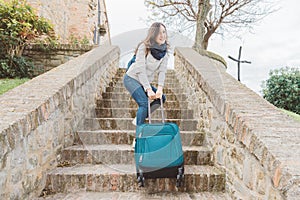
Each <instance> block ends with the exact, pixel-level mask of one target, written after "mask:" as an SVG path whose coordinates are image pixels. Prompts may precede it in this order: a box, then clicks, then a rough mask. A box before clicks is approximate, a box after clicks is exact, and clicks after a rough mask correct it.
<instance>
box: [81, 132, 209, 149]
mask: <svg viewBox="0 0 300 200" xmlns="http://www.w3.org/2000/svg"><path fill="white" fill-rule="evenodd" d="M180 135H181V141H182V145H184V146H202V145H203V143H204V137H205V133H203V132H196V131H180ZM134 138H135V130H98V131H78V132H77V133H76V136H75V143H77V144H84V145H95V144H128V145H131V144H132V141H133V139H134Z"/></svg>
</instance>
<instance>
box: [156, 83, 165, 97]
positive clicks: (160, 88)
mask: <svg viewBox="0 0 300 200" xmlns="http://www.w3.org/2000/svg"><path fill="white" fill-rule="evenodd" d="M162 95H163V91H162V87H161V86H158V87H157V91H156V94H155V98H157V99H161V98H162Z"/></svg>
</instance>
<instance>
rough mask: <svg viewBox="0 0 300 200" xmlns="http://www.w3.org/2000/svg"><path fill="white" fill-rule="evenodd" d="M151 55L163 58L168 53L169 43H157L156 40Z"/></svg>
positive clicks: (158, 58)
mask: <svg viewBox="0 0 300 200" xmlns="http://www.w3.org/2000/svg"><path fill="white" fill-rule="evenodd" d="M150 52H151V55H152V56H153V57H154V58H155V59H156V60H160V59H162V58H163V57H164V56H165V55H166V53H167V44H166V43H164V44H162V45H159V44H157V43H156V42H155V43H154V44H153V45H151V47H150Z"/></svg>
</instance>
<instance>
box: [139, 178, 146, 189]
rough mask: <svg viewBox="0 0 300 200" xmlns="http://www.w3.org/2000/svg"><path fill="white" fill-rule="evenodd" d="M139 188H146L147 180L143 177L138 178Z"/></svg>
mask: <svg viewBox="0 0 300 200" xmlns="http://www.w3.org/2000/svg"><path fill="white" fill-rule="evenodd" d="M138 186H139V187H145V178H144V177H143V176H139V177H138Z"/></svg>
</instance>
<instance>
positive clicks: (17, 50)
mask: <svg viewBox="0 0 300 200" xmlns="http://www.w3.org/2000/svg"><path fill="white" fill-rule="evenodd" d="M52 33H53V28H52V25H51V24H50V23H49V22H48V21H47V20H46V19H44V18H42V17H38V15H37V14H36V13H35V12H34V10H33V9H32V8H31V7H30V6H29V5H28V4H27V3H26V1H25V0H11V1H3V0H0V44H1V45H0V59H1V60H2V61H1V70H0V73H1V74H0V76H1V77H4V76H8V77H15V76H19V75H20V76H21V77H23V75H25V74H29V75H30V71H31V69H26V67H31V64H28V61H26V60H25V59H24V58H22V54H23V50H24V48H25V46H26V45H28V44H30V43H32V42H34V41H37V40H38V39H40V38H42V39H43V40H45V41H47V38H51V37H50V35H51V34H52ZM54 40H55V39H54ZM4 61H5V63H6V64H4ZM17 65H23V66H17ZM16 70H21V71H20V72H16ZM2 72H3V74H2ZM17 74H18V75H17Z"/></svg>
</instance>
